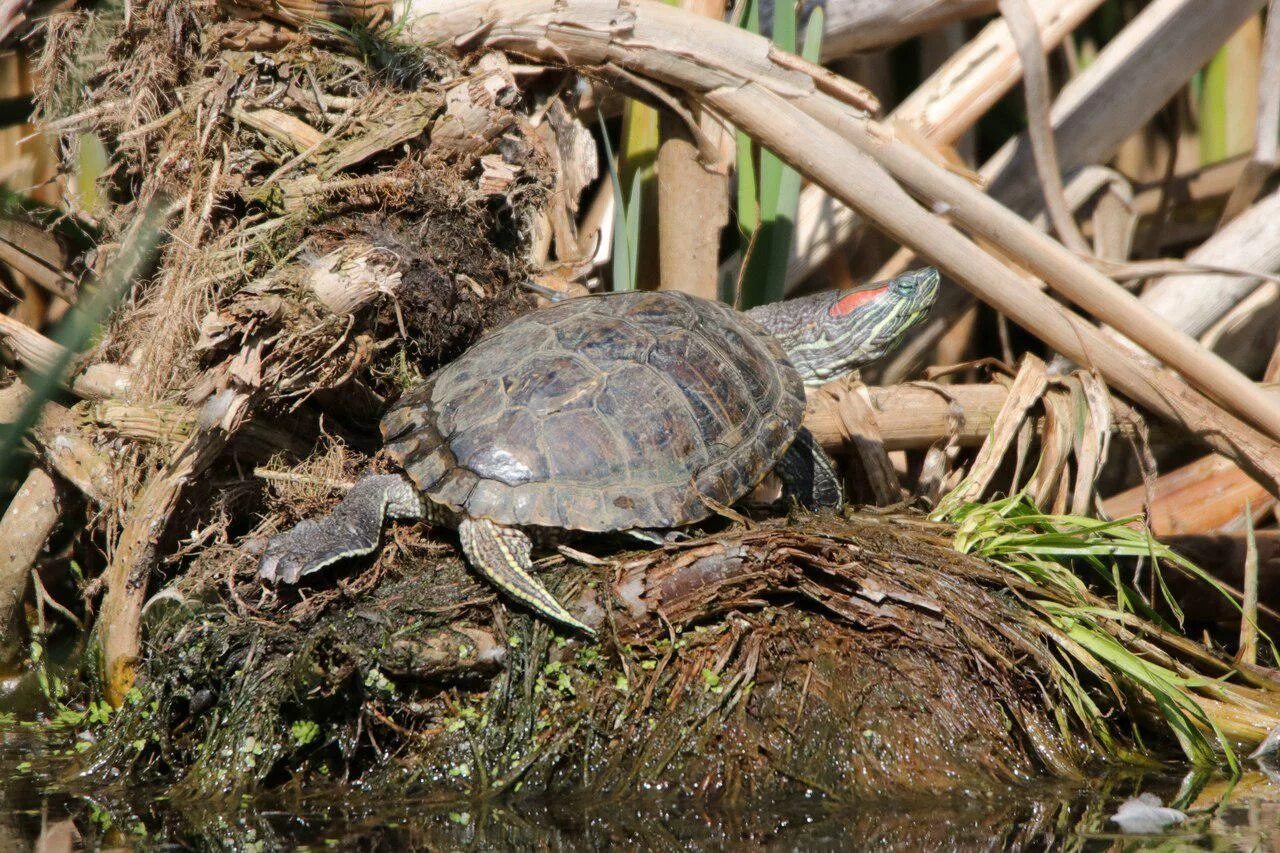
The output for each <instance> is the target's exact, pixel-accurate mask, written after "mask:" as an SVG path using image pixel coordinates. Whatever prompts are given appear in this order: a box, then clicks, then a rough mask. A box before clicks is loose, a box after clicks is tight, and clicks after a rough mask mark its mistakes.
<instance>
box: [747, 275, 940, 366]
mask: <svg viewBox="0 0 1280 853" xmlns="http://www.w3.org/2000/svg"><path fill="white" fill-rule="evenodd" d="M939 280H940V276H939V275H938V271H937V270H936V269H934V268H933V267H925V268H923V269H918V270H913V271H911V272H908V273H904V274H902V275H900V276H898V277H897V278H895V279H891V280H890V281H878V282H875V283H873V284H864V285H862V286H861V287H855V288H853V289H851V290H840V291H826V292H823V293H816V294H814V295H812V296H805V297H801V298H800V299H789V300H787V301H786V302H778V303H774V304H773V305H762V306H760V307H759V308H753V309H752V310H750V311H748V312H747V315H748V316H749V317H751V318H752V319H753V320H755V321H756V322H757V323H759V324H760V325H762V326H764V328H765V329H766V330H767V331H769V332H771V333H772V334H773V335H774V336H775V337H777V338H778V340H779V342H780V343H781V344H782V348H783V349H784V350H785V351H786V353H787V358H788V359H790V361H791V363H792V364H793V365H794V366H795V368H796V370H798V371H799V372H800V376H801V377H802V378H803V379H804V383H805V384H806V385H820V384H822V383H823V382H826V381H827V380H828V379H833V378H835V377H838V376H843V375H844V374H846V373H849V372H851V371H853V370H856V369H857V368H859V367H862V366H863V365H865V364H870V363H871V362H873V361H876V360H877V359H879V358H883V357H884V356H885V355H887V354H888V353H889V352H890V351H891V350H892V349H893V348H894V347H896V346H897V345H898V342H899V341H900V340H902V336H903V335H904V334H905V333H906V331H907V330H908V329H910V328H911V327H912V326H915V325H916V324H917V323H919V322H920V321H921V320H923V319H924V318H925V317H926V316H927V315H928V313H929V309H930V308H931V307H932V306H933V301H934V299H936V298H937V295H938V283H939Z"/></svg>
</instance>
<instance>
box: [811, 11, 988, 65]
mask: <svg viewBox="0 0 1280 853" xmlns="http://www.w3.org/2000/svg"><path fill="white" fill-rule="evenodd" d="M995 5H996V3H995V0H827V2H826V3H824V4H823V7H824V9H825V10H826V13H827V32H826V35H825V37H824V38H823V44H822V57H823V59H834V58H837V57H841V56H848V55H849V54H851V53H857V52H860V51H866V50H872V49H874V48H880V47H889V46H891V45H894V44H897V43H898V42H900V41H904V40H906V39H909V38H911V37H912V36H916V35H919V34H920V33H923V32H926V31H928V30H932V29H935V28H937V27H941V26H945V25H946V24H949V23H951V22H952V21H960V20H964V19H965V18H972V17H976V16H978V15H985V14H987V13H989V12H991V11H992V10H993V9H994V8H995Z"/></svg>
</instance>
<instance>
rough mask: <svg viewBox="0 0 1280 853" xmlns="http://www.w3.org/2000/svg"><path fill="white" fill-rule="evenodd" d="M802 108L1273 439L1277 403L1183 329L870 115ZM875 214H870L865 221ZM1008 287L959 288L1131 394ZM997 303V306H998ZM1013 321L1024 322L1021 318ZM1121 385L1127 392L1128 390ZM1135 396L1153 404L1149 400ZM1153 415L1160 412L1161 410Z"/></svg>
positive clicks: (1113, 372) (1090, 351)
mask: <svg viewBox="0 0 1280 853" xmlns="http://www.w3.org/2000/svg"><path fill="white" fill-rule="evenodd" d="M799 103H800V106H801V108H802V109H804V110H806V111H807V112H809V113H810V114H811V115H814V116H815V117H817V118H819V119H821V120H824V121H825V123H826V124H827V125H828V126H829V127H832V128H837V129H838V130H839V131H841V133H842V135H843V137H844V138H845V139H847V140H849V141H851V142H853V143H854V144H855V145H857V146H858V147H859V148H860V149H861V150H862V151H864V152H867V153H869V154H870V155H871V156H872V157H874V158H875V159H876V160H877V161H878V162H879V163H881V164H883V165H884V166H885V167H886V168H887V169H888V170H889V171H890V172H892V173H893V175H894V177H896V178H897V179H898V180H900V181H902V182H903V183H905V184H906V185H907V186H908V187H910V188H911V189H912V190H914V191H915V192H917V193H919V194H921V195H923V196H925V197H926V198H931V199H933V200H934V201H936V202H941V203H944V204H946V205H948V206H949V208H950V209H949V214H950V216H951V217H952V218H953V219H954V220H955V221H956V222H957V223H959V224H962V225H964V226H966V227H967V228H969V229H971V230H972V231H973V232H974V233H976V234H978V235H980V236H982V237H983V238H985V239H986V240H988V241H990V242H991V243H992V244H993V245H994V246H996V247H998V248H999V249H1000V250H1001V251H1002V252H1004V254H1005V255H1006V256H1008V257H1010V258H1012V259H1014V260H1015V261H1016V262H1017V263H1018V264H1019V265H1020V266H1022V267H1023V268H1025V269H1027V270H1030V271H1032V272H1034V273H1036V274H1037V275H1039V276H1040V277H1041V278H1042V279H1044V281H1045V283H1046V284H1048V285H1049V286H1050V287H1051V288H1052V289H1053V290H1055V291H1057V292H1058V293H1059V294H1061V295H1062V296H1064V297H1066V298H1067V299H1069V300H1071V301H1072V302H1074V303H1075V304H1077V305H1079V306H1080V307H1081V308H1083V309H1085V310H1086V311H1089V312H1090V313H1091V314H1093V315H1094V316H1096V317H1099V318H1103V319H1105V321H1106V322H1108V323H1109V324H1110V325H1112V326H1115V327H1116V328H1117V329H1118V330H1120V331H1122V332H1123V331H1125V330H1127V333H1128V334H1129V336H1130V337H1131V338H1136V339H1139V340H1141V343H1142V345H1143V346H1144V347H1145V348H1146V349H1147V351H1148V352H1150V353H1151V354H1152V355H1154V356H1155V357H1156V358H1158V359H1160V360H1161V361H1162V362H1164V364H1166V365H1168V366H1169V367H1170V368H1172V369H1175V370H1178V371H1179V372H1180V373H1182V374H1183V375H1184V376H1185V377H1187V379H1188V380H1189V381H1190V383H1191V384H1192V385H1193V386H1195V387H1196V389H1197V390H1198V391H1200V392H1201V393H1203V394H1205V395H1207V396H1209V397H1211V398H1212V399H1214V400H1216V401H1218V402H1219V403H1220V404H1222V405H1223V406H1224V407H1225V408H1226V409H1227V410H1228V411H1230V412H1232V414H1234V415H1235V416H1236V417H1238V418H1240V419H1241V420H1243V421H1246V422H1249V423H1252V424H1254V425H1255V426H1257V427H1259V428H1260V429H1262V430H1263V431H1264V432H1265V433H1266V434H1267V435H1269V436H1271V437H1272V439H1273V440H1274V439H1278V438H1280V403H1277V402H1276V401H1275V400H1273V399H1271V398H1270V397H1268V396H1267V395H1266V394H1265V393H1263V392H1262V391H1261V390H1259V389H1258V387H1257V386H1256V385H1255V384H1254V383H1253V382H1251V381H1250V380H1249V379H1247V378H1246V377H1245V376H1243V375H1242V374H1240V372H1239V371H1237V370H1235V369H1234V368H1232V367H1231V365H1229V364H1227V363H1226V362H1225V361H1223V360H1222V359H1221V358H1219V357H1218V356H1216V355H1214V354H1213V353H1211V352H1209V351H1207V350H1205V349H1204V348H1203V347H1201V346H1200V345H1199V344H1198V343H1197V342H1196V341H1194V340H1193V339H1191V338H1189V337H1188V336H1187V335H1186V334H1185V333H1182V332H1180V331H1179V330H1177V329H1175V328H1172V327H1170V326H1169V325H1168V324H1167V323H1165V322H1163V321H1162V320H1161V319H1160V318H1159V317H1158V316H1157V315H1155V314H1154V313H1152V312H1151V311H1150V309H1148V308H1146V307H1145V306H1144V305H1143V304H1142V303H1140V302H1139V301H1138V300H1137V299H1135V298H1134V297H1133V296H1132V295H1131V294H1130V293H1128V292H1127V291H1125V290H1123V289H1122V288H1120V287H1118V286H1117V285H1116V284H1115V282H1113V281H1111V280H1110V279H1108V278H1106V277H1105V276H1103V275H1102V274H1101V273H1099V272H1097V271H1096V270H1095V269H1093V268H1092V267H1091V266H1090V265H1089V264H1087V263H1086V262H1084V261H1083V260H1081V259H1080V258H1079V257H1077V256H1076V255H1074V254H1073V253H1072V252H1070V251H1069V250H1068V249H1066V248H1065V247H1063V246H1062V245H1061V244H1060V243H1058V242H1056V241H1055V240H1053V239H1051V238H1049V237H1048V236H1046V235H1045V234H1044V233H1042V232H1041V231H1039V230H1038V229H1036V228H1035V227H1034V226H1032V225H1030V224H1029V223H1028V222H1026V220H1024V219H1022V218H1020V217H1019V216H1017V215H1016V214H1015V213H1013V212H1012V211H1010V210H1009V209H1008V208H1006V207H1004V206H1003V205H1001V204H1000V203H999V202H997V201H995V200H994V199H992V198H990V197H988V196H986V195H984V194H983V193H981V192H979V191H978V190H976V189H975V188H974V187H973V185H972V184H970V183H969V182H968V181H966V180H963V179H962V178H959V177H957V176H955V175H952V174H949V173H948V172H946V171H945V170H943V169H939V168H937V167H936V166H935V165H934V164H933V163H932V162H931V161H930V160H929V159H928V158H927V157H925V156H924V155H922V154H920V153H919V152H918V151H917V150H916V149H914V148H913V147H911V146H909V145H905V144H903V143H901V142H899V141H898V140H896V139H895V138H894V137H893V135H892V134H891V133H888V132H886V131H885V129H884V128H883V127H881V126H879V125H878V124H876V123H875V122H873V121H871V120H870V119H868V118H865V117H863V116H858V115H855V114H852V113H851V112H850V111H848V110H845V109H841V108H839V107H837V106H834V105H832V104H827V103H823V102H822V101H821V100H819V99H815V98H809V99H805V100H803V101H800V102H799ZM877 212H878V210H877ZM872 218H873V217H872V216H871V215H869V214H868V219H872ZM908 233H909V232H908ZM901 239H902V242H903V243H905V244H908V245H913V246H917V247H919V248H920V249H921V250H922V252H923V253H924V254H926V255H929V256H933V257H935V258H939V260H940V259H941V258H940V255H939V253H938V248H937V247H938V245H939V244H940V242H941V240H940V239H937V238H935V239H934V240H933V241H929V240H926V239H923V237H922V236H920V235H911V236H904V237H903V238H901ZM1002 268H1003V267H1002ZM1006 271H1007V268H1006ZM957 278H959V277H957ZM1010 282H1011V284H1012V287H1011V288H1010V290H1009V291H1008V293H1006V294H998V293H996V292H995V291H997V290H1003V289H1004V288H1002V287H988V286H985V284H986V282H983V283H979V282H975V281H972V280H970V281H969V282H968V283H967V284H966V286H967V287H968V289H969V290H970V291H971V292H973V293H975V294H976V295H978V296H980V297H981V298H982V299H983V300H984V301H986V302H987V303H988V304H990V305H992V306H993V307H996V308H997V309H998V310H999V311H1000V312H1001V313H1003V314H1004V315H1005V316H1006V317H1008V318H1009V319H1011V320H1014V321H1015V322H1017V323H1019V325H1021V326H1023V327H1024V328H1026V329H1027V330H1028V331H1031V332H1033V333H1036V334H1037V335H1038V336H1039V337H1040V338H1041V340H1044V341H1045V342H1046V343H1048V344H1049V345H1050V346H1051V347H1053V348H1054V349H1056V350H1057V351H1058V352H1059V353H1063V354H1065V353H1066V351H1067V349H1071V350H1074V351H1076V352H1079V353H1082V354H1084V355H1085V359H1086V360H1085V361H1083V362H1079V361H1077V363H1080V364H1086V365H1090V366H1096V367H1097V368H1098V369H1099V370H1100V371H1101V372H1102V373H1103V375H1104V376H1106V377H1107V378H1108V380H1109V381H1111V382H1112V384H1114V385H1116V386H1117V387H1118V388H1121V389H1122V390H1123V391H1124V392H1125V393H1126V394H1130V395H1131V396H1132V395H1133V394H1134V392H1133V390H1131V389H1132V388H1133V387H1134V384H1133V380H1139V384H1145V383H1144V382H1142V381H1141V380H1140V379H1139V377H1138V375H1137V372H1135V371H1131V370H1130V369H1128V368H1126V367H1125V366H1123V365H1120V364H1118V363H1116V362H1115V360H1114V359H1115V356H1117V355H1119V353H1118V352H1114V351H1112V350H1111V348H1110V347H1109V346H1108V347H1106V349H1107V352H1106V353H1105V354H1104V353H1102V352H1100V351H1099V350H1098V348H1097V343H1098V340H1099V338H1098V337H1095V336H1090V337H1091V338H1092V340H1091V341H1086V340H1084V339H1076V340H1075V341H1073V342H1071V343H1070V344H1067V345H1065V348H1064V345H1060V344H1059V343H1055V342H1053V341H1050V340H1049V337H1047V336H1046V335H1045V334H1044V331H1045V328H1044V326H1043V324H1042V323H1043V321H1038V320H1030V316H1029V314H1028V312H1027V310H1026V309H1027V308H1029V307H1030V306H1029V304H1028V303H1033V302H1035V301H1036V297H1039V296H1040V294H1039V293H1035V292H1034V291H1029V289H1028V288H1027V286H1026V285H1025V283H1023V282H1022V281H1021V280H1020V279H1018V278H1017V277H1016V276H1014V277H1011V279H1010ZM1014 282H1016V284H1015V283H1014ZM1018 291H1021V292H1022V294H1023V296H1022V298H1021V302H1019V301H1017V298H1016V297H1014V299H1013V300H1012V301H1011V300H1010V299H1009V298H1007V297H1013V295H1014V293H1017V292H1018ZM1032 293H1035V296H1032ZM997 299H998V300H999V301H1000V302H1001V303H1002V304H1000V305H997V304H996V301H995V300H997ZM1037 313H1038V312H1037ZM1019 315H1021V316H1022V319H1019ZM1072 334H1078V330H1077V331H1075V332H1065V333H1064V335H1063V337H1064V338H1065V337H1071V336H1072ZM1054 337H1057V336H1056V335H1055V336H1054ZM1100 356H1101V357H1100ZM1072 360H1073V361H1074V360H1075V359H1074V358H1072ZM1104 361H1106V362H1109V365H1108V366H1106V367H1104V365H1103V362H1104ZM1121 374H1128V375H1129V377H1131V378H1126V379H1125V380H1123V382H1124V384H1122V383H1121V381H1116V379H1117V378H1118V377H1119V376H1120V375H1121ZM1126 384H1127V385H1129V387H1125V385H1126ZM1141 393H1144V394H1145V396H1146V397H1147V398H1150V397H1151V396H1152V395H1151V394H1150V393H1148V392H1147V391H1144V392H1141ZM1135 399H1140V400H1142V402H1143V403H1144V404H1146V405H1150V403H1148V402H1147V399H1144V398H1142V397H1135ZM1156 411H1160V408H1157V409H1156Z"/></svg>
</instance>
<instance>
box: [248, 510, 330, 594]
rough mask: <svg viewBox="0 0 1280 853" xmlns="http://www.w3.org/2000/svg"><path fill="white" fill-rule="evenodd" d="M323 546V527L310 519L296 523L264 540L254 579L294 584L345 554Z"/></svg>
mask: <svg viewBox="0 0 1280 853" xmlns="http://www.w3.org/2000/svg"><path fill="white" fill-rule="evenodd" d="M327 544H329V537H327V536H325V530H324V525H322V524H318V523H316V522H315V521H312V520H311V519H305V520H303V521H300V522H298V524H297V526H295V527H294V528H293V529H292V530H286V531H285V532H284V533H280V534H277V535H275V536H272V537H271V538H270V539H269V540H267V543H266V547H265V548H264V549H263V551H262V556H261V557H260V558H259V559H258V579H259V580H263V581H267V582H269V583H284V584H296V583H297V582H298V581H299V580H301V579H302V576H303V575H309V574H311V573H312V572H314V571H318V570H319V569H321V568H323V567H324V566H326V565H328V564H329V563H332V562H333V561H335V560H339V559H342V557H344V556H346V555H347V553H349V552H348V549H347V547H346V546H344V547H342V548H339V549H336V552H335V549H333V548H332V547H326V545H327Z"/></svg>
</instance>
